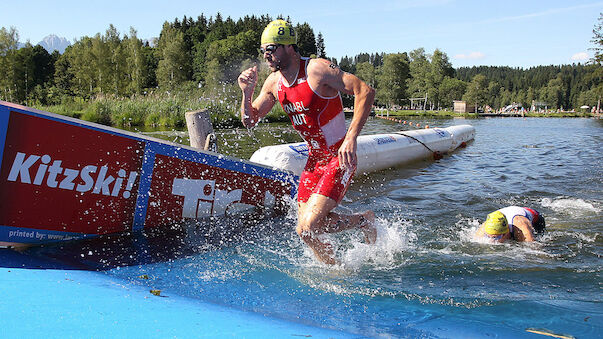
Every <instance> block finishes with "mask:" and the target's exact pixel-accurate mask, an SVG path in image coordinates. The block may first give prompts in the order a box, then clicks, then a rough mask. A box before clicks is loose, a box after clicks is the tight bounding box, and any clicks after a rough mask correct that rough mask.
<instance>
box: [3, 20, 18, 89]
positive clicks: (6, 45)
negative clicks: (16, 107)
mask: <svg viewBox="0 0 603 339" xmlns="http://www.w3.org/2000/svg"><path fill="white" fill-rule="evenodd" d="M18 43H19V33H18V32H17V29H16V28H14V27H10V28H9V29H6V28H4V27H2V28H1V29H0V98H2V99H4V100H8V101H15V95H16V93H15V91H16V86H15V83H14V80H15V79H16V78H17V76H16V75H15V63H16V53H17V46H18Z"/></svg>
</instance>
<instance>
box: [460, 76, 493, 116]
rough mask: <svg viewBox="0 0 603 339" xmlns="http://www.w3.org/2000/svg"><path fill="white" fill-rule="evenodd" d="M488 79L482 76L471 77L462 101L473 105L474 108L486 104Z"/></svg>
mask: <svg viewBox="0 0 603 339" xmlns="http://www.w3.org/2000/svg"><path fill="white" fill-rule="evenodd" d="M488 84H489V83H488V79H487V78H486V76H485V75H483V74H478V75H476V76H474V77H473V80H471V82H470V83H469V85H468V86H467V91H466V92H465V95H464V96H463V100H465V101H466V102H467V103H471V104H475V108H476V110H477V108H478V107H479V105H480V104H482V105H484V104H487V100H488Z"/></svg>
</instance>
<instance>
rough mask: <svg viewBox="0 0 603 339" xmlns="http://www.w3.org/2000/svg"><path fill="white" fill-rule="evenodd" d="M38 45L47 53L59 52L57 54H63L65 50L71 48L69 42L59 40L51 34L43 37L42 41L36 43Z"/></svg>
mask: <svg viewBox="0 0 603 339" xmlns="http://www.w3.org/2000/svg"><path fill="white" fill-rule="evenodd" d="M38 45H40V46H42V47H44V48H45V49H46V50H47V51H48V53H52V52H53V51H59V53H61V54H63V53H64V52H65V48H67V47H69V46H71V42H69V40H67V39H65V38H59V37H58V36H56V35H54V34H51V35H49V36H47V37H45V38H44V40H42V41H40V42H38Z"/></svg>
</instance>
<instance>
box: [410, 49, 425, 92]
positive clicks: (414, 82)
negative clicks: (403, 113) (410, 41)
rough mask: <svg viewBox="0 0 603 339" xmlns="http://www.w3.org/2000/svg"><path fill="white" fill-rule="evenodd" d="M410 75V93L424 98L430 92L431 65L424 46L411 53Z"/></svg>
mask: <svg viewBox="0 0 603 339" xmlns="http://www.w3.org/2000/svg"><path fill="white" fill-rule="evenodd" d="M409 59H410V64H409V69H410V77H409V78H408V80H407V82H408V93H409V95H410V96H411V97H413V98H422V97H424V96H425V95H427V94H428V92H429V89H430V86H429V83H428V79H429V74H430V72H431V65H430V63H429V60H428V59H427V55H426V54H425V50H424V49H423V48H418V49H415V50H413V51H411V52H410V53H409Z"/></svg>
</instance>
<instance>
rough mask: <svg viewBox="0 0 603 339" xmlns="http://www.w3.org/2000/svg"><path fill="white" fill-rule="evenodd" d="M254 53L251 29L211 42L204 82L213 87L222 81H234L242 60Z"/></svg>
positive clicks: (254, 47) (253, 38)
mask: <svg viewBox="0 0 603 339" xmlns="http://www.w3.org/2000/svg"><path fill="white" fill-rule="evenodd" d="M256 53H257V42H256V41H255V33H254V32H253V31H247V32H241V33H239V34H237V35H235V36H229V37H227V38H226V39H222V40H218V41H214V42H212V43H211V45H210V48H209V50H208V52H207V56H206V68H207V74H206V76H205V79H206V83H207V84H208V85H212V86H214V87H215V86H217V85H219V84H220V83H222V82H227V83H234V82H235V81H236V78H237V77H238V75H239V73H240V68H241V64H242V62H243V61H244V60H245V59H251V58H253V57H255V56H256V55H257V54H256Z"/></svg>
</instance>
